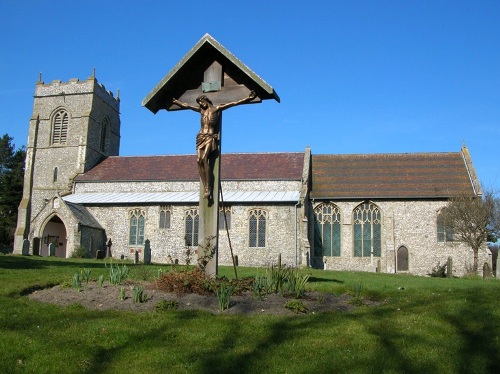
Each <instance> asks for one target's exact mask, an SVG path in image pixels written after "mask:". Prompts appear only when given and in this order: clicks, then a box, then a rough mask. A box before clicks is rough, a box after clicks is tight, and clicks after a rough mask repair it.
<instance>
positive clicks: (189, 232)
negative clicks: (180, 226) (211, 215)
mask: <svg viewBox="0 0 500 374" xmlns="http://www.w3.org/2000/svg"><path fill="white" fill-rule="evenodd" d="M184 224H185V235H184V238H185V244H186V247H196V246H198V228H199V225H200V216H199V213H198V209H194V208H193V209H189V210H186V212H185V214H184Z"/></svg>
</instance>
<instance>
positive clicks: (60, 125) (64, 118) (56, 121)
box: [52, 109, 69, 144]
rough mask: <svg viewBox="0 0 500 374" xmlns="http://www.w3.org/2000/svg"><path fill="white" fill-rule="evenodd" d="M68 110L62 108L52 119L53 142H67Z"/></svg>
mask: <svg viewBox="0 0 500 374" xmlns="http://www.w3.org/2000/svg"><path fill="white" fill-rule="evenodd" d="M68 118H69V117H68V112H66V111H65V110H64V109H60V110H58V111H57V113H56V114H55V115H54V118H53V120H52V144H66V140H67V138H68V121H69V119H68Z"/></svg>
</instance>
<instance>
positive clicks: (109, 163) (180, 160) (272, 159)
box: [75, 152, 304, 182]
mask: <svg viewBox="0 0 500 374" xmlns="http://www.w3.org/2000/svg"><path fill="white" fill-rule="evenodd" d="M303 166H304V153H303V152H302V153H234V154H223V155H222V158H221V178H222V179H223V180H300V179H301V178H302V169H303ZM75 179H76V181H94V182H111V181H198V180H199V174H198V168H197V164H196V156H195V155H181V156H137V157H135V156H134V157H120V156H114V157H108V158H107V159H105V160H104V161H102V162H101V163H100V164H98V165H96V166H95V167H94V168H92V169H91V170H89V171H88V172H86V173H85V174H82V175H79V176H77V177H76V178H75Z"/></svg>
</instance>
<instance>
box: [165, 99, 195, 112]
mask: <svg viewBox="0 0 500 374" xmlns="http://www.w3.org/2000/svg"><path fill="white" fill-rule="evenodd" d="M172 103H174V104H175V105H178V106H180V107H181V108H185V109H191V110H194V111H195V112H199V111H200V110H201V109H200V107H199V106H194V105H189V104H187V103H183V102H182V101H179V100H177V99H176V98H175V97H173V98H172Z"/></svg>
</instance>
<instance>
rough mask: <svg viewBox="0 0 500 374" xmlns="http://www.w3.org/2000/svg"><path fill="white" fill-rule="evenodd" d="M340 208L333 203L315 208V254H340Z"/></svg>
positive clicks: (320, 255)
mask: <svg viewBox="0 0 500 374" xmlns="http://www.w3.org/2000/svg"><path fill="white" fill-rule="evenodd" d="M340 218H341V217H340V209H339V208H338V207H337V206H336V205H335V204H333V203H325V204H320V205H318V206H317V207H316V208H314V256H315V257H323V256H340V222H341V221H340Z"/></svg>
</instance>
